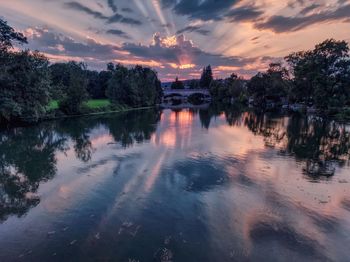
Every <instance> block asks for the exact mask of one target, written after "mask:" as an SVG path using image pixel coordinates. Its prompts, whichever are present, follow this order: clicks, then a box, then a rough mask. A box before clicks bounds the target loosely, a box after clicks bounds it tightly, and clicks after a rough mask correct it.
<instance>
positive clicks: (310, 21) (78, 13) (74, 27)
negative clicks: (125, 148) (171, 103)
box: [0, 0, 350, 80]
mask: <svg viewBox="0 0 350 262" xmlns="http://www.w3.org/2000/svg"><path fill="white" fill-rule="evenodd" d="M0 10H1V17H2V18H3V19H5V20H7V21H8V22H9V24H10V25H11V26H13V27H15V28H16V29H17V30H20V31H22V32H24V31H25V30H26V29H27V28H28V27H31V28H32V29H28V30H27V31H26V35H27V36H28V40H29V45H28V48H30V49H37V50H39V51H42V52H44V53H45V54H46V55H47V56H48V57H49V58H50V60H51V61H61V60H63V61H68V60H70V59H74V60H77V61H84V62H85V63H87V64H88V65H89V67H91V68H94V69H103V68H105V65H106V64H107V63H108V62H114V63H123V64H125V65H127V66H133V65H135V64H140V65H144V66H150V67H153V68H154V69H156V70H157V71H158V73H159V76H160V78H161V79H162V80H171V79H174V78H175V77H176V76H178V77H179V78H181V79H185V78H196V77H199V76H200V73H201V69H202V67H203V66H206V65H208V64H211V65H212V67H213V71H214V76H215V77H225V76H227V75H229V74H231V73H232V72H235V73H237V74H240V75H244V76H245V77H250V76H252V75H254V74H256V73H257V71H261V70H266V67H267V64H268V63H269V62H270V61H276V60H277V61H279V57H284V56H286V55H288V54H289V53H291V52H293V51H297V50H308V49H311V48H313V46H314V45H315V44H317V43H320V42H321V41H323V40H325V39H327V38H334V39H337V40H345V41H349V40H350V26H349V23H350V16H349V14H350V0H287V1H275V0H264V1H252V0H91V1H86V0H60V1H58V0H36V1H28V0H16V1H0ZM42 10H45V13H42ZM67 15H69V19H67ZM40 25H41V27H40ZM37 26H39V28H37ZM43 28H49V30H48V29H43ZM153 35H154V37H153V39H152V36H153ZM184 35H186V37H185V36H184ZM310 36H312V37H310ZM189 39H191V40H189ZM291 39H292V41H291Z"/></svg>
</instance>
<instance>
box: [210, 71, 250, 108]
mask: <svg viewBox="0 0 350 262" xmlns="http://www.w3.org/2000/svg"><path fill="white" fill-rule="evenodd" d="M209 91H210V94H211V96H212V97H213V99H214V100H215V101H221V102H231V101H237V102H240V103H244V102H245V100H246V85H245V81H244V80H243V79H242V78H239V77H238V76H237V75H235V74H232V75H231V76H230V77H229V78H226V79H225V80H213V81H212V82H211V84H210V87H209Z"/></svg>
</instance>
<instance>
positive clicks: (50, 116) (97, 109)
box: [0, 100, 156, 129]
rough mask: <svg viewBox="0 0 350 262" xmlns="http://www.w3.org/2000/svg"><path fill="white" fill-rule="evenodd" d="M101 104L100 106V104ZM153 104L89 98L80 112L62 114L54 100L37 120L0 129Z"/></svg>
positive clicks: (148, 107) (22, 121) (124, 110)
mask: <svg viewBox="0 0 350 262" xmlns="http://www.w3.org/2000/svg"><path fill="white" fill-rule="evenodd" d="M101 105H102V106H101ZM154 107H156V105H155V106H145V107H129V106H127V105H116V104H112V103H110V102H109V101H108V100H89V101H88V102H86V103H85V106H84V107H83V108H82V112H81V113H80V114H71V115H68V114H64V113H63V112H62V111H60V110H59V107H58V103H57V102H56V101H52V102H50V104H49V105H48V109H49V111H48V112H47V114H46V115H45V116H44V117H42V118H40V119H39V121H37V122H31V121H30V119H23V120H21V121H16V122H8V123H0V129H6V128H11V127H21V126H31V125H36V124H38V123H40V122H46V121H53V120H60V119H68V118H77V117H87V116H98V115H106V114H113V113H123V112H129V111H136V110H143V109H150V108H154Z"/></svg>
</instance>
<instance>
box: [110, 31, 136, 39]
mask: <svg viewBox="0 0 350 262" xmlns="http://www.w3.org/2000/svg"><path fill="white" fill-rule="evenodd" d="M106 33H107V34H110V35H116V36H119V37H122V38H125V39H131V37H130V36H129V35H128V34H127V33H125V32H123V31H121V30H119V29H110V30H107V31H106Z"/></svg>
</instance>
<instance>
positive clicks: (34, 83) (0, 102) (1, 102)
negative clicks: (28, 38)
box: [0, 51, 50, 122]
mask: <svg viewBox="0 0 350 262" xmlns="http://www.w3.org/2000/svg"><path fill="white" fill-rule="evenodd" d="M48 65H49V62H48V60H47V59H46V58H45V57H44V56H43V55H42V54H40V53H39V52H30V51H21V52H8V51H4V52H2V53H1V56H0V90H1V91H0V122H36V121H38V120H39V119H40V118H41V117H42V116H44V115H45V113H46V106H47V104H48V101H49V91H50V74H49V69H48Z"/></svg>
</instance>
